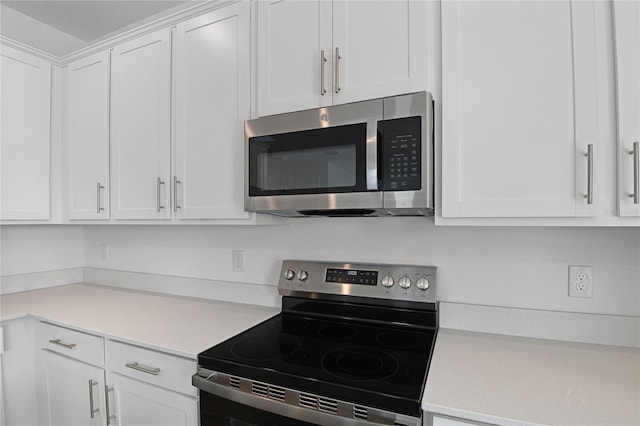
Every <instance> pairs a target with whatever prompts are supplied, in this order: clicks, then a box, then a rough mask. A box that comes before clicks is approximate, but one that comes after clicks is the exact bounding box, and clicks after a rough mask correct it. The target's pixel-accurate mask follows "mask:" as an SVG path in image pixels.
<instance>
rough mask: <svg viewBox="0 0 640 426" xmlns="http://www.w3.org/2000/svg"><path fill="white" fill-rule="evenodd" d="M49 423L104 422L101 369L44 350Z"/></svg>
mask: <svg viewBox="0 0 640 426" xmlns="http://www.w3.org/2000/svg"><path fill="white" fill-rule="evenodd" d="M43 358H44V378H45V389H46V412H47V418H48V424H50V425H55V426H63V425H69V426H77V425H96V426H97V425H104V424H106V417H105V414H104V413H105V398H104V391H105V386H104V370H103V369H102V368H100V367H95V366H93V365H89V364H85V363H84V362H80V361H77V360H74V359H71V358H67V357H65V356H62V355H58V354H55V353H53V352H49V351H44V357H43Z"/></svg>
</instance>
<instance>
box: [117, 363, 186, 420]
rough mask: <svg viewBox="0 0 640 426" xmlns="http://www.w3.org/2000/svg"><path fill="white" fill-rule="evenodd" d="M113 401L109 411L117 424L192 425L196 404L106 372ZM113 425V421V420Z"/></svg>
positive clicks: (173, 394) (166, 391)
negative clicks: (111, 388)
mask: <svg viewBox="0 0 640 426" xmlns="http://www.w3.org/2000/svg"><path fill="white" fill-rule="evenodd" d="M109 386H112V387H113V401H114V403H113V404H110V412H109V414H111V415H113V416H115V424H116V425H118V426H195V425H197V424H198V414H197V409H198V404H197V401H196V399H195V398H190V397H187V396H184V395H180V394H178V393H174V392H171V391H168V390H165V389H162V388H158V387H155V386H151V385H147V384H144V383H141V382H138V381H136V380H132V379H129V378H127V377H124V376H120V375H118V374H110V375H109ZM112 424H113V423H112Z"/></svg>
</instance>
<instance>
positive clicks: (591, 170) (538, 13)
mask: <svg viewBox="0 0 640 426" xmlns="http://www.w3.org/2000/svg"><path fill="white" fill-rule="evenodd" d="M594 16H595V12H594V2H581V1H576V2H571V1H552V2H547V1H543V2H539V1H530V2H526V1H517V2H508V1H475V2H469V1H446V2H442V216H443V217H575V216H591V215H593V214H594V206H595V205H596V203H598V194H595V193H594V185H595V183H594V182H596V181H597V177H598V173H599V172H598V171H599V165H600V164H601V163H604V161H600V157H599V154H600V152H599V151H600V149H601V148H602V147H601V146H600V145H599V141H598V134H599V125H600V121H601V120H602V117H600V116H599V114H598V94H599V93H598V87H599V85H598V83H599V80H598V79H599V78H602V77H601V76H599V75H598V73H597V56H596V53H597V52H596V47H595V42H594V39H595V36H596V35H595V22H594V19H595V17H594ZM636 77H637V74H636ZM602 86H603V85H601V86H600V87H602ZM589 147H591V148H589ZM590 149H591V162H592V163H591V164H592V167H589V163H590V160H589V157H588V156H587V153H588V152H589V150H590ZM590 181H591V182H592V184H590V183H589V182H590ZM589 192H591V194H592V197H591V198H588V197H587V195H588V194H589Z"/></svg>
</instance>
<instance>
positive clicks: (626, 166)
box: [613, 1, 640, 216]
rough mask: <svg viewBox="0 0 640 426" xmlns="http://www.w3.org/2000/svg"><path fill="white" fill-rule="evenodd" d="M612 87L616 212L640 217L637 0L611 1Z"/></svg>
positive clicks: (639, 10)
mask: <svg viewBox="0 0 640 426" xmlns="http://www.w3.org/2000/svg"><path fill="white" fill-rule="evenodd" d="M613 13H614V16H613V17H614V28H615V52H616V86H617V100H618V170H619V172H618V211H619V214H620V216H640V204H634V199H633V197H632V196H631V195H632V194H634V185H633V179H634V171H633V167H634V165H633V161H634V158H633V155H632V154H631V152H632V150H633V144H634V142H640V3H638V2H637V1H614V2H613Z"/></svg>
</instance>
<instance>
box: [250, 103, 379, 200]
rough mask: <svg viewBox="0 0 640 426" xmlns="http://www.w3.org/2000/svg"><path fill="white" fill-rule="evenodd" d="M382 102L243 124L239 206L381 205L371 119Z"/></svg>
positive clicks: (375, 117) (374, 129)
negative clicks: (242, 188)
mask: <svg viewBox="0 0 640 426" xmlns="http://www.w3.org/2000/svg"><path fill="white" fill-rule="evenodd" d="M382 108H383V103H382V100H375V101H367V102H358V103H355V104H349V105H340V106H335V107H329V108H321V109H317V110H308V111H300V112H294V113H289V114H281V115H276V116H270V117H264V118H259V119H256V120H249V121H247V122H246V123H245V167H246V173H245V182H246V184H245V209H246V210H248V211H262V212H269V211H296V210H298V211H299V210H313V209H317V210H327V209H351V208H362V209H366V208H369V209H375V208H378V209H379V208H381V207H382V193H381V192H380V191H379V182H378V171H377V167H378V164H377V123H378V121H380V120H382Z"/></svg>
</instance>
